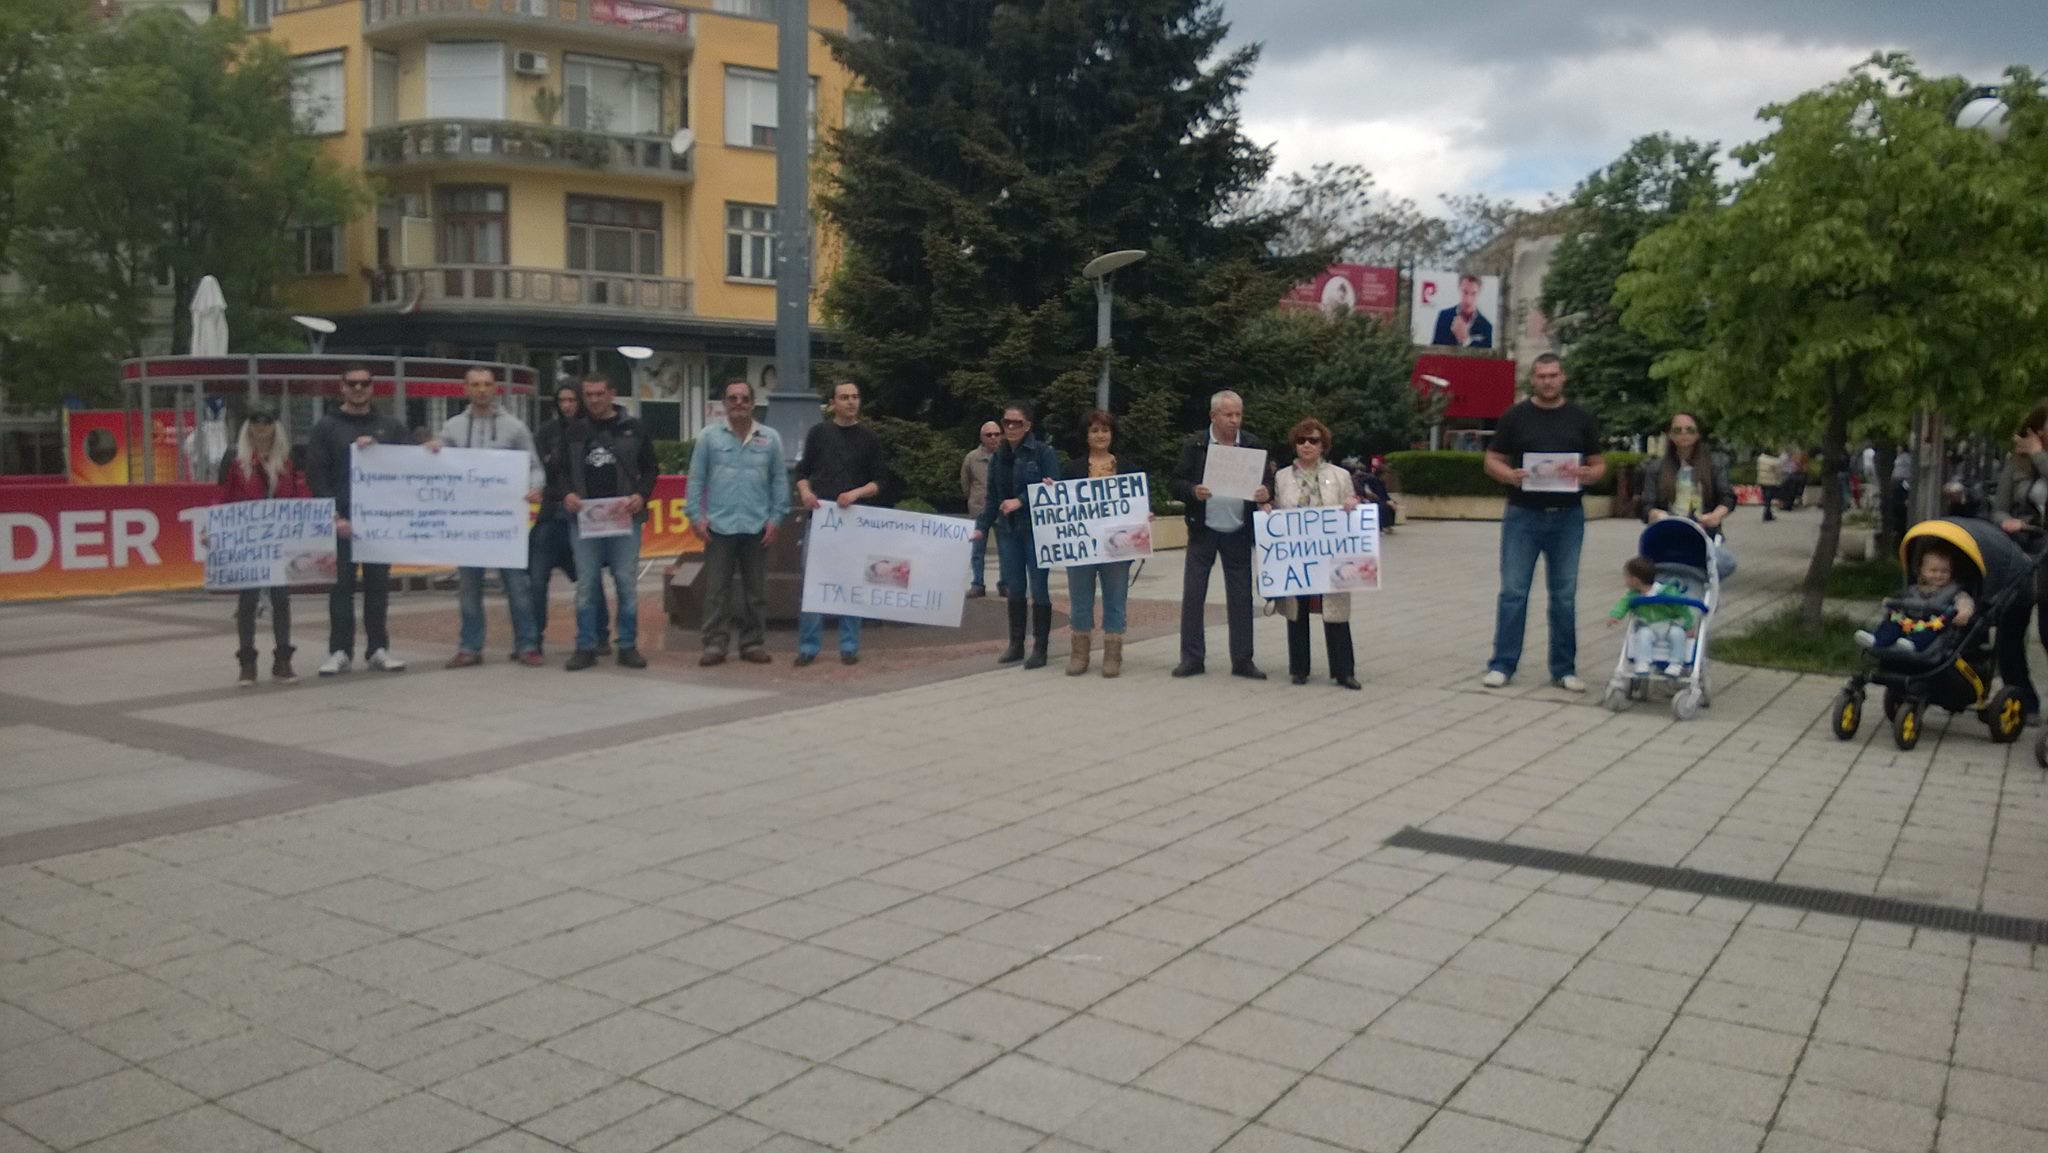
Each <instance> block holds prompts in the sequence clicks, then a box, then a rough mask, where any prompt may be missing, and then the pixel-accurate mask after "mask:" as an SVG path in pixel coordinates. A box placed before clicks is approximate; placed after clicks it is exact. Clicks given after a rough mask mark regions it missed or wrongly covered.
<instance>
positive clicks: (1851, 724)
mask: <svg viewBox="0 0 2048 1153" xmlns="http://www.w3.org/2000/svg"><path fill="white" fill-rule="evenodd" d="M1862 724H1863V697H1862V695H1861V694H1859V693H1857V692H1855V691H1854V690H1851V689H1843V690H1842V691H1841V692H1840V693H1837V694H1836V695H1835V715H1834V730H1835V739H1836V740H1840V741H1846V740H1848V739H1849V738H1850V737H1853V736H1855V735H1856V729H1857V728H1858V727H1859V726H1860V725H1862Z"/></svg>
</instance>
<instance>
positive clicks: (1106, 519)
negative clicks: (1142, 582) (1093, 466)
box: [1031, 472, 1152, 568]
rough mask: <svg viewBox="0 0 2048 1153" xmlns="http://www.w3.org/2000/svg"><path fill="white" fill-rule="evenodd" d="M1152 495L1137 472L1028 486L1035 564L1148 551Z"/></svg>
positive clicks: (1096, 560)
mask: <svg viewBox="0 0 2048 1153" xmlns="http://www.w3.org/2000/svg"><path fill="white" fill-rule="evenodd" d="M1151 512H1152V495H1151V490H1150V487H1149V485H1148V483H1147V481H1146V479H1145V474H1144V473H1142V472H1134V473H1119V474H1117V475H1116V476H1101V477H1090V478H1088V479H1086V480H1059V481H1054V482H1053V483H1051V484H1038V485H1033V486H1032V488H1031V547H1032V550H1033V551H1034V552H1036V553H1037V554H1038V567H1040V568H1078V567H1080V566H1082V565H1091V564H1106V563H1109V562H1112V561H1120V560H1135V559H1137V558H1138V557H1146V556H1151V555H1152V525H1151Z"/></svg>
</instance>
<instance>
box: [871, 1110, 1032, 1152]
mask: <svg viewBox="0 0 2048 1153" xmlns="http://www.w3.org/2000/svg"><path fill="white" fill-rule="evenodd" d="M1040 1136H1041V1135H1040V1134H1038V1133H1034V1132H1032V1131H1031V1130H1029V1129H1025V1128H1023V1127H1021V1126H1017V1125H1012V1124H1010V1123H1009V1122H1007V1121H999V1120H997V1119H995V1118H993V1117H984V1116H982V1115H981V1114H979V1113H976V1112H973V1111H972V1110H968V1109H962V1108H961V1107H959V1106H958V1105H953V1104H950V1103H948V1102H945V1101H939V1100H930V1101H926V1102H924V1103H922V1104H920V1105H918V1106H917V1107H916V1108H914V1109H912V1110H911V1111H910V1112H908V1113H905V1114H903V1115H902V1116H901V1117H898V1118H896V1119H895V1120H894V1121H891V1122H889V1123H888V1124H887V1125H884V1126H882V1127H881V1128H880V1129H877V1130H876V1131H874V1132H873V1133H870V1134H868V1135H867V1136H865V1137H862V1138H860V1139H859V1140H857V1141H855V1142H854V1143H853V1144H852V1145H851V1146H849V1148H850V1149H851V1151H852V1153H962V1151H965V1150H973V1151H974V1153H1024V1151H1025V1150H1027V1149H1031V1148H1033V1147H1034V1146H1036V1145H1038V1143H1039V1140H1040Z"/></svg>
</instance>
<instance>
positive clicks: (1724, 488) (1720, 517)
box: [1643, 412, 1735, 577]
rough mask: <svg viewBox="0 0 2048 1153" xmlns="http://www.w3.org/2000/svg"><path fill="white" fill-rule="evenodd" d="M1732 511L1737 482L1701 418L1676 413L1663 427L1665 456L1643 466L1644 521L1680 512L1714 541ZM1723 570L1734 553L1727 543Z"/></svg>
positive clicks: (1723, 571)
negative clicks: (1718, 455) (1710, 441)
mask: <svg viewBox="0 0 2048 1153" xmlns="http://www.w3.org/2000/svg"><path fill="white" fill-rule="evenodd" d="M1734 511H1735V486H1734V485H1732V484H1730V483H1729V482H1728V470H1727V469H1725V468H1723V467H1721V464H1720V462H1718V461H1716V460H1715V459H1714V452H1713V449H1712V448H1710V447H1709V446H1708V444H1707V437H1706V434H1705V433H1704V432H1703V431H1702V430H1701V428H1700V422H1699V418H1698V417H1696V416H1694V415H1693V414H1692V413H1689V412H1674V413H1672V414H1671V422H1670V423H1669V424H1667V425H1666V426H1665V428H1664V455H1663V456H1662V457H1659V458H1657V459H1655V460H1651V461H1647V462H1645V463H1644V466H1643V520H1644V521H1645V522H1651V521H1660V520H1663V519H1664V518H1665V517H1667V516H1682V517H1685V518H1687V519H1689V520H1693V521H1697V522H1698V523H1699V526H1700V527H1701V528H1703V529H1705V530H1707V535H1708V536H1710V537H1713V538H1714V539H1715V541H1717V542H1718V541H1720V540H1721V539H1722V532H1721V523H1722V522H1723V521H1725V520H1727V519H1728V516H1729V514H1730V513H1733V512H1734ZM1719 556H1720V563H1721V575H1722V576H1723V577H1726V576H1727V575H1728V574H1729V573H1732V572H1734V571H1735V554H1734V553H1732V552H1729V551H1728V549H1727V546H1726V545H1725V544H1723V545H1722V547H1721V550H1720V552H1719Z"/></svg>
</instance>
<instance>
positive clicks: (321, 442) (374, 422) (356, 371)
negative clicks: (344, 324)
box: [306, 364, 412, 677]
mask: <svg viewBox="0 0 2048 1153" xmlns="http://www.w3.org/2000/svg"><path fill="white" fill-rule="evenodd" d="M371 383H372V382H371V379H370V369H369V367H368V366H367V365H361V364H351V365H349V366H348V367H347V368H346V369H344V370H343V371H342V374H341V408H340V409H338V410H336V411H334V412H330V413H328V414H326V415H325V416H322V417H321V418H320V419H319V420H318V421H317V422H315V423H314V425H313V431H312V432H310V433H308V434H307V435H306V485H307V487H309V488H311V489H312V490H313V495H314V496H324V497H329V498H331V499H332V500H333V501H334V537H335V540H334V587H333V588H332V589H330V590H328V593H327V660H326V662H325V663H323V664H322V665H321V666H320V675H321V676H323V677H331V676H335V675H336V674H339V673H345V672H347V671H348V668H349V665H350V663H351V662H353V661H354V660H355V648H356V565H355V555H354V550H353V548H352V547H351V541H350V540H349V525H348V513H349V450H350V449H351V448H352V447H356V446H360V447H363V448H368V447H370V446H371V445H373V444H411V443H412V434H411V433H409V432H407V431H406V429H405V426H404V425H402V424H400V423H399V422H397V421H395V420H393V419H391V418H390V417H388V416H385V415H384V414H383V413H380V412H378V411H377V409H376V407H375V406H374V405H372V404H371V403H370V398H371V393H372V390H371ZM362 584H363V639H364V642H365V644H364V649H363V651H364V652H365V653H366V654H368V655H367V658H366V663H367V664H368V665H369V666H370V667H371V668H373V669H376V670H377V671H378V672H386V673H396V672H403V671H405V662H404V661H402V660H399V659H398V658H396V657H394V656H392V655H391V634H390V632H389V631H387V629H386V628H385V612H386V609H387V608H388V607H389V604H390V600H391V566H390V565H388V564H366V565H364V566H363V575H362Z"/></svg>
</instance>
